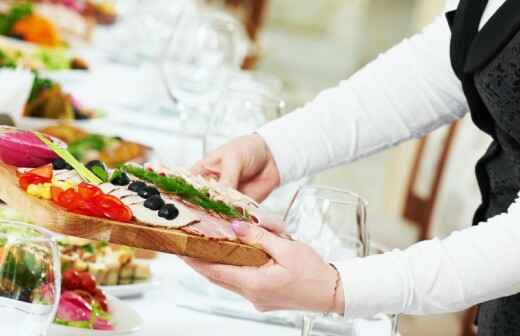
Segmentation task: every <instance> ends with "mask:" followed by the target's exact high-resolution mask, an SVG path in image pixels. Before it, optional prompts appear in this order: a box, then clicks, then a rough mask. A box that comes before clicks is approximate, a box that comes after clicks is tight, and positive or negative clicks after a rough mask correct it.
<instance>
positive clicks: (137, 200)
mask: <svg viewBox="0 0 520 336" xmlns="http://www.w3.org/2000/svg"><path fill="white" fill-rule="evenodd" d="M144 201H145V199H144V198H142V197H141V196H138V195H130V196H123V197H121V202H123V203H124V204H125V205H134V204H142V203H144Z"/></svg>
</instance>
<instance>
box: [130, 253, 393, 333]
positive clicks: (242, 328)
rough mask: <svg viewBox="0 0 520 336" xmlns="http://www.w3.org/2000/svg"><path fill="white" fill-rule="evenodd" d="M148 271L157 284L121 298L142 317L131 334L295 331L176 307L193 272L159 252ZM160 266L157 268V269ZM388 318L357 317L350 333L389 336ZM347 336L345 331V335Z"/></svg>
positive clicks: (172, 257)
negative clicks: (181, 282) (139, 326)
mask: <svg viewBox="0 0 520 336" xmlns="http://www.w3.org/2000/svg"><path fill="white" fill-rule="evenodd" d="M151 266H152V272H155V274H157V276H158V279H157V280H158V281H159V283H160V285H158V287H157V288H156V289H154V290H152V291H149V292H147V293H145V294H144V295H142V296H140V297H134V298H129V299H124V302H126V303H128V304H129V305H131V306H132V307H133V308H134V309H135V310H136V311H137V312H138V313H139V314H140V315H141V317H142V318H143V321H144V326H143V328H142V329H141V330H140V331H138V332H137V333H136V334H135V335H141V336H173V335H200V336H206V335H208V336H209V335H211V336H214V335H226V336H235V335H236V336H239V335H244V334H245V333H247V334H248V336H260V335H262V336H263V335H270V336H278V335H280V336H282V335H283V336H290V335H299V333H300V331H299V330H298V329H297V328H290V327H284V326H278V325H273V324H267V323H259V322H253V321H248V320H242V319H236V318H228V317H223V316H217V315H212V314H206V313H200V312H196V311H194V310H190V309H186V308H182V307H180V306H179V305H178V304H179V303H180V302H182V301H183V295H185V291H186V290H185V288H183V287H182V286H181V285H179V280H180V279H181V278H182V277H185V276H194V277H195V276H196V275H195V274H194V273H193V272H192V271H191V270H190V269H189V268H188V267H187V266H186V265H185V264H184V263H183V262H182V261H181V260H180V259H179V258H177V257H175V256H171V255H166V254H161V255H159V257H158V258H156V260H154V261H153V262H152V265H151ZM158 270H160V272H158ZM388 325H389V321H388V320H386V321H385V320H383V321H379V322H374V321H362V320H360V321H357V322H356V323H354V329H353V332H352V333H351V334H349V335H352V336H365V335H367V336H390V333H389V328H388ZM345 336H347V335H345Z"/></svg>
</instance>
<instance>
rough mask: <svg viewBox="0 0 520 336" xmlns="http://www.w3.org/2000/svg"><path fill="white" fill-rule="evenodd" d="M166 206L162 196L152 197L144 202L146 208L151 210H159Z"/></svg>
mask: <svg viewBox="0 0 520 336" xmlns="http://www.w3.org/2000/svg"><path fill="white" fill-rule="evenodd" d="M163 206H164V201H163V199H162V198H161V195H153V196H150V197H148V198H147V199H146V201H144V207H145V208H148V209H150V210H159V209H160V208H162V207H163Z"/></svg>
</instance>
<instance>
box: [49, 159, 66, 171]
mask: <svg viewBox="0 0 520 336" xmlns="http://www.w3.org/2000/svg"><path fill="white" fill-rule="evenodd" d="M52 168H53V169H55V170H62V169H67V162H65V160H63V159H62V158H57V159H54V160H53V161H52Z"/></svg>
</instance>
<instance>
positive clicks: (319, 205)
mask: <svg viewBox="0 0 520 336" xmlns="http://www.w3.org/2000/svg"><path fill="white" fill-rule="evenodd" d="M284 223H285V227H286V229H287V232H288V233H289V234H291V235H292V236H293V237H294V238H295V239H297V240H300V241H302V242H304V243H306V244H308V245H309V246H311V247H312V248H314V249H315V250H316V251H317V252H318V253H319V254H320V255H321V256H322V257H323V258H324V259H325V260H327V261H334V260H340V259H345V258H353V257H364V256H367V255H368V254H369V252H370V244H369V237H368V230H367V226H366V201H365V200H364V199H363V198H361V197H360V196H358V195H356V194H354V193H351V192H349V191H346V190H342V189H335V188H329V187H322V186H314V185H304V186H302V187H301V188H300V189H299V190H298V191H297V192H296V194H295V196H294V197H293V199H292V201H291V203H290V205H289V207H288V209H287V211H286V213H285V216H284ZM321 315H322V314H319V313H312V312H305V313H304V314H303V321H302V329H301V335H302V336H310V335H311V333H312V329H313V325H314V321H315V319H316V318H318V317H320V316H321Z"/></svg>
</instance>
